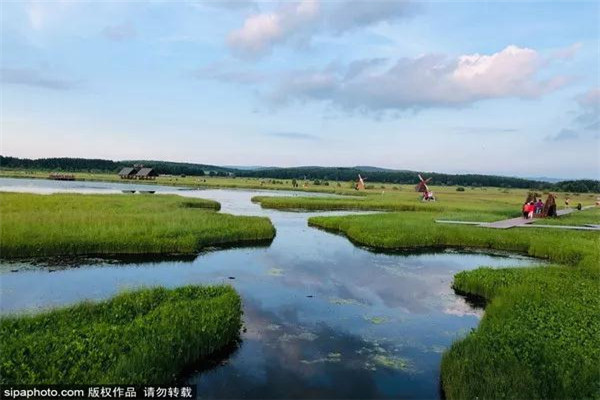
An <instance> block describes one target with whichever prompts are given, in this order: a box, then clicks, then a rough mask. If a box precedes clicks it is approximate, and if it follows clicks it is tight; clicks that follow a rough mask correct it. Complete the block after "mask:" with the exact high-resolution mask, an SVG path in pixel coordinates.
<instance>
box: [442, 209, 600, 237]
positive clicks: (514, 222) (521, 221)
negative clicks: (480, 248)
mask: <svg viewBox="0 0 600 400" xmlns="http://www.w3.org/2000/svg"><path fill="white" fill-rule="evenodd" d="M592 207H594V206H586V207H583V210H586V209H588V208H592ZM575 210H576V209H575V208H566V209H563V210H558V211H557V212H556V214H557V215H558V216H559V217H560V216H561V215H567V214H570V213H572V212H573V211H575ZM533 221H539V220H536V219H525V218H523V217H517V218H509V219H503V220H501V221H496V222H474V221H448V220H436V221H435V222H437V223H440V224H461V225H477V226H481V227H483V228H492V229H509V228H514V227H527V228H555V229H575V230H582V231H600V226H598V225H591V224H588V225H585V226H574V225H538V224H536V225H530V224H531V223H532V222H533Z"/></svg>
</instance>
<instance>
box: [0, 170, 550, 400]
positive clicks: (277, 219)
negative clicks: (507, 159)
mask: <svg viewBox="0 0 600 400" xmlns="http://www.w3.org/2000/svg"><path fill="white" fill-rule="evenodd" d="M6 181H7V180H6V179H0V190H4V191H8V190H15V187H16V186H18V185H15V184H14V182H12V181H14V180H11V179H8V181H11V182H10V184H7V183H6ZM24 184H25V183H23V182H21V185H20V187H21V188H22V187H23V185H24ZM11 185H12V186H11ZM26 185H28V189H27V190H28V191H33V192H43V193H48V192H50V191H56V190H71V191H83V192H91V191H93V192H109V191H113V192H119V191H120V190H121V189H122V187H121V186H122V185H120V184H114V183H106V184H104V183H96V182H83V183H82V182H50V181H44V180H40V181H34V182H26ZM49 186H52V187H49ZM152 188H153V189H154V190H157V192H164V193H178V194H180V195H183V196H190V197H201V198H207V199H214V200H217V201H219V202H220V203H221V204H222V212H228V213H233V214H245V215H262V216H267V217H269V218H270V219H271V221H273V224H274V225H275V227H276V228H277V236H276V238H275V239H274V240H273V242H272V243H271V244H270V245H269V246H267V247H255V248H232V249H215V250H214V251H205V252H203V253H201V254H199V255H198V256H197V257H196V258H195V259H193V260H170V261H159V260H155V261H146V262H131V261H130V262H116V261H109V260H88V261H80V262H77V263H73V262H72V261H70V262H65V263H60V262H58V263H56V262H53V263H52V265H50V266H44V265H32V264H29V263H12V262H11V263H8V262H3V263H2V265H1V267H0V289H1V298H0V300H1V302H0V309H1V311H2V312H4V313H6V312H16V311H23V310H39V309H45V308H48V307H54V306H59V305H64V304H71V303H74V302H76V301H80V300H83V299H103V298H107V297H109V296H111V295H114V294H115V293H117V292H119V291H121V290H123V289H127V288H135V287H139V286H152V285H162V286H167V287H176V286H180V285H186V284H206V283H228V284H231V285H233V286H234V287H235V288H236V290H237V291H238V292H239V293H240V295H241V297H242V301H243V307H244V316H243V320H244V331H243V333H242V334H241V339H242V340H241V343H240V345H239V346H238V347H237V348H236V349H232V351H231V352H230V353H229V354H227V355H226V356H225V357H224V358H223V359H222V360H221V362H219V363H218V365H217V366H215V367H213V368H211V369H208V370H201V371H197V372H192V373H190V375H189V376H188V377H187V378H186V379H187V380H188V381H189V382H190V383H196V384H197V385H198V392H199V394H200V396H201V397H203V398H438V397H440V396H441V394H440V392H439V374H440V360H441V356H442V353H443V351H444V350H445V349H446V348H447V347H448V346H450V344H451V343H452V342H453V341H455V340H457V339H458V338H460V337H463V336H464V335H465V334H466V333H468V332H469V331H470V330H471V329H472V328H475V327H476V326H477V324H478V322H479V319H480V318H481V316H482V310H481V309H479V308H476V307H473V306H472V305H470V304H469V303H467V302H466V301H465V299H464V298H463V297H461V296H458V295H456V294H455V293H454V292H453V290H452V288H451V282H452V276H453V275H454V274H455V273H456V272H458V271H461V270H465V269H473V268H476V267H478V266H481V265H487V266H493V267H504V266H527V265H532V264H534V263H537V264H539V261H536V260H532V259H530V258H527V257H519V256H507V255H501V254H495V255H494V254H483V253H461V252H456V251H444V252H436V253H419V254H414V253H413V254H405V253H397V254H392V253H379V252H371V251H368V250H367V249H363V248H359V247H356V246H354V245H353V244H351V243H350V242H349V241H348V240H347V239H346V238H344V237H342V236H338V235H333V234H330V233H327V232H324V231H321V230H318V229H314V228H310V227H308V226H307V218H308V217H309V216H311V215H315V213H297V212H281V211H274V210H263V209H261V208H260V206H259V205H257V204H253V203H251V201H250V199H251V197H252V196H254V195H257V194H259V193H264V191H261V192H258V191H254V190H178V189H177V188H172V187H159V186H155V185H153V186H152ZM20 190H22V189H20ZM269 194H272V195H287V194H289V193H285V192H283V193H282V192H279V191H276V192H272V193H271V192H270V193H269ZM301 195H303V196H306V195H307V194H306V193H302V194H301ZM319 214H343V213H319Z"/></svg>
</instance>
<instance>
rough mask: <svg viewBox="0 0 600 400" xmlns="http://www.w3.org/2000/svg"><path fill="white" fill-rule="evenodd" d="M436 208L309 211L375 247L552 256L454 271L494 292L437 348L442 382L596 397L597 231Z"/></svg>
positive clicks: (525, 393) (459, 392)
mask: <svg viewBox="0 0 600 400" xmlns="http://www.w3.org/2000/svg"><path fill="white" fill-rule="evenodd" d="M456 214H458V215H459V216H460V215H461V213H457V212H456ZM442 215H443V213H442V214H435V213H422V212H421V213H418V212H417V213H415V212H413V213H409V212H400V213H389V214H374V215H360V216H344V217H313V218H310V219H309V224H310V225H312V226H317V227H321V228H324V229H328V230H331V231H335V232H340V233H343V234H345V235H346V236H347V237H348V238H350V239H351V240H352V241H354V242H355V243H358V244H361V245H366V246H371V247H374V248H382V249H401V248H417V247H435V248H446V247H458V248H483V249H497V250H509V251H516V252H520V253H527V254H529V255H531V256H535V257H539V258H543V259H547V260H549V261H551V262H553V263H555V264H556V265H553V266H550V267H538V268H512V269H511V268H508V269H500V270H492V269H489V268H482V269H478V270H474V271H465V272H461V273H459V274H457V275H456V276H455V281H454V287H455V288H456V289H457V290H459V291H461V292H463V293H468V294H475V295H479V296H483V297H485V298H487V299H488V300H490V301H491V302H490V304H489V305H488V307H487V308H486V313H485V316H484V318H483V319H482V321H481V323H480V325H479V327H478V328H477V329H476V330H474V331H473V332H471V333H470V334H469V335H468V336H467V337H466V338H465V339H464V340H460V341H458V342H456V343H454V344H453V345H452V347H451V348H450V349H449V351H447V352H446V353H445V354H444V357H443V361H442V384H443V388H444V391H445V394H446V396H447V398H449V399H467V398H469V399H475V398H479V399H497V398H510V399H551V398H553V399H554V398H556V399H564V398H596V399H597V398H600V379H599V377H600V369H599V367H598V365H600V318H599V317H598V316H599V315H600V284H599V282H600V281H599V278H600V273H599V272H600V252H599V249H600V234H598V232H583V231H569V232H562V231H561V232H560V233H558V232H554V231H550V230H548V229H518V228H513V229H510V230H502V231H500V230H492V229H485V228H480V227H474V226H464V225H442V224H436V223H435V222H434V220H435V219H436V218H440V217H441V216H442ZM462 217H464V219H469V217H470V215H469V213H462Z"/></svg>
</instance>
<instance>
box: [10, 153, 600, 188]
mask: <svg viewBox="0 0 600 400" xmlns="http://www.w3.org/2000/svg"><path fill="white" fill-rule="evenodd" d="M134 164H143V165H145V166H147V167H152V168H154V169H155V170H156V172H157V173H159V174H168V175H190V176H204V175H210V176H229V177H236V176H239V177H255V178H270V179H287V180H292V181H293V180H296V182H297V183H296V185H298V182H300V181H304V180H306V181H310V182H319V184H322V183H324V182H326V181H338V182H348V181H355V180H356V179H357V176H358V174H361V175H362V176H363V177H366V178H367V179H368V181H370V182H383V183H394V184H416V183H417V179H418V178H417V176H416V175H417V173H418V172H415V171H394V170H385V169H375V168H369V167H365V168H362V167H357V168H335V167H312V166H311V167H293V168H264V169H255V170H242V169H236V168H228V167H219V166H215V165H206V164H193V163H180V162H169V161H153V160H124V161H112V160H102V159H88V158H39V159H35V160H31V159H26V158H16V157H4V156H0V167H1V168H11V169H36V170H45V171H64V172H104V173H117V172H118V171H119V170H120V169H121V168H123V167H130V166H132V165H134ZM421 174H422V175H423V176H424V177H427V178H432V181H431V183H432V184H433V185H442V186H462V187H481V186H492V187H503V188H521V189H537V190H555V191H564V192H574V193H589V192H594V193H600V181H598V180H573V181H563V182H558V183H550V182H544V181H536V180H531V179H523V178H515V177H507V176H495V175H476V174H461V175H452V174H440V173H435V172H422V173H421Z"/></svg>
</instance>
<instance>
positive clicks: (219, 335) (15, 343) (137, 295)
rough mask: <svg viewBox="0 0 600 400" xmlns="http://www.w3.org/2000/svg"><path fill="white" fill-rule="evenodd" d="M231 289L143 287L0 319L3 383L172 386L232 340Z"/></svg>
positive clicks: (237, 318) (237, 310)
mask: <svg viewBox="0 0 600 400" xmlns="http://www.w3.org/2000/svg"><path fill="white" fill-rule="evenodd" d="M241 315H242V309H241V302H240V297H239V296H238V294H237V293H236V292H235V291H234V290H233V289H232V288H231V287H229V286H212V287H199V286H187V287H180V288H177V289H171V290H169V289H164V288H153V289H142V290H137V291H133V292H126V293H123V294H120V295H118V296H116V297H114V298H112V299H110V300H107V301H103V302H99V303H82V304H78V305H75V306H71V307H66V308H61V309H56V310H52V311H47V312H43V313H40V314H36V315H31V316H29V315H21V316H4V317H2V318H0V384H15V383H16V384H37V385H40V384H92V383H93V384H118V383H122V384H149V383H153V384H160V383H163V384H165V383H170V382H173V381H174V380H175V379H176V378H178V377H179V376H180V373H181V372H182V370H183V369H184V368H186V367H188V366H190V364H193V363H198V362H201V361H203V360H206V359H207V358H208V357H210V356H211V355H212V354H213V353H214V352H216V351H218V350H221V349H223V348H224V347H225V346H227V345H229V344H231V343H233V342H235V340H236V339H237V338H238V335H239V331H240V327H241Z"/></svg>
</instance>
